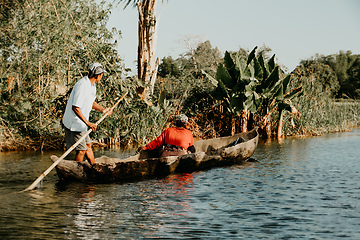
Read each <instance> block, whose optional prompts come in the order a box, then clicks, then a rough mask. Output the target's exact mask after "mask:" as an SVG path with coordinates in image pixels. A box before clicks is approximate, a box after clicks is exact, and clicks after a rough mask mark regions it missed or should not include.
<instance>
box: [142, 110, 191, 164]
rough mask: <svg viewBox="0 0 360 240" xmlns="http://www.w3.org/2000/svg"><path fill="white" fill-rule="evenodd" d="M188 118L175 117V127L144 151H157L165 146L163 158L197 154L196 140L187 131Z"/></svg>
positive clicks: (182, 116) (147, 146) (165, 132)
mask: <svg viewBox="0 0 360 240" xmlns="http://www.w3.org/2000/svg"><path fill="white" fill-rule="evenodd" d="M187 123H188V118H187V117H186V115H184V114H180V115H178V116H176V117H175V127H170V128H167V129H165V130H164V131H163V132H162V133H161V135H160V136H158V137H157V138H155V139H154V140H153V141H152V142H150V143H148V144H146V146H145V147H142V148H141V149H142V150H157V149H160V148H161V147H163V146H164V151H163V152H162V154H161V157H166V156H178V155H183V154H188V153H192V152H195V147H194V146H193V144H194V138H193V136H192V133H191V132H190V131H189V130H187V129H186V125H187Z"/></svg>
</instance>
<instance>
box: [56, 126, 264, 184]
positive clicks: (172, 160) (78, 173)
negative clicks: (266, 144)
mask: <svg viewBox="0 0 360 240" xmlns="http://www.w3.org/2000/svg"><path fill="white" fill-rule="evenodd" d="M239 137H240V138H242V139H243V140H244V142H242V143H239V144H237V145H235V146H231V147H227V146H228V145H229V144H230V143H232V142H233V141H234V140H236V139H238V138H239ZM258 138H259V136H258V133H257V128H255V129H254V130H252V131H249V132H247V133H239V134H236V135H234V136H231V137H222V138H216V139H208V140H200V141H196V142H195V143H194V146H195V148H196V153H192V154H186V155H182V156H170V157H165V158H148V156H147V154H148V153H147V152H146V151H142V152H141V153H140V154H136V155H134V156H131V157H129V158H126V159H116V158H109V157H106V156H102V157H100V158H96V159H95V161H96V163H95V164H93V165H92V166H91V165H90V164H89V163H88V162H87V161H85V162H76V161H69V160H62V161H61V162H60V163H59V164H58V165H57V166H56V171H57V174H58V176H59V178H60V179H62V180H70V181H82V182H96V183H110V182H121V181H130V180H141V179H145V178H152V177H163V176H166V175H169V174H172V173H183V172H193V171H199V170H205V169H209V168H213V167H221V166H229V165H233V164H236V163H241V162H244V161H245V160H246V159H248V158H250V157H251V156H252V154H253V153H254V151H255V149H256V147H257V144H258ZM57 159H58V158H57V157H56V156H55V155H53V156H51V160H52V161H54V162H55V161H56V160H57Z"/></svg>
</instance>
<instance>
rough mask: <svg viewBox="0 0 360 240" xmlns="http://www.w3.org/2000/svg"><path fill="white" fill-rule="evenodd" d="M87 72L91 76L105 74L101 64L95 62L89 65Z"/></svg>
mask: <svg viewBox="0 0 360 240" xmlns="http://www.w3.org/2000/svg"><path fill="white" fill-rule="evenodd" d="M89 72H90V74H93V75H99V74H101V73H106V71H105V70H104V68H103V66H101V64H100V63H97V62H95V63H92V64H90V66H89Z"/></svg>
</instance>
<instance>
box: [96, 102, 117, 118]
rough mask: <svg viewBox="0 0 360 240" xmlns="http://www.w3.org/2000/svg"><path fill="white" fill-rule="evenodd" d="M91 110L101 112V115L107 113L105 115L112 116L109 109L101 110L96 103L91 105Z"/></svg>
mask: <svg viewBox="0 0 360 240" xmlns="http://www.w3.org/2000/svg"><path fill="white" fill-rule="evenodd" d="M92 109H94V110H96V111H99V112H102V113H107V115H110V114H112V111H111V108H103V107H102V106H100V105H99V104H98V103H97V102H94V103H93V105H92Z"/></svg>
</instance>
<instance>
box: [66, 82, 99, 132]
mask: <svg viewBox="0 0 360 240" xmlns="http://www.w3.org/2000/svg"><path fill="white" fill-rule="evenodd" d="M95 98H96V86H95V84H93V85H91V82H90V80H89V78H88V77H87V76H86V77H83V78H82V79H80V80H79V81H78V82H77V83H76V84H75V86H74V87H73V89H72V91H71V94H70V97H69V100H68V102H67V104H66V110H65V114H64V117H63V124H64V125H65V127H67V128H68V129H70V130H71V131H74V132H85V131H87V129H88V127H87V126H86V124H85V123H84V122H83V121H82V120H81V119H80V118H79V117H78V116H77V115H76V114H75V112H74V111H73V110H72V106H76V107H79V108H80V110H81V112H82V113H83V115H84V116H85V118H86V119H87V120H89V114H90V111H91V109H92V105H93V103H94V101H95Z"/></svg>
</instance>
